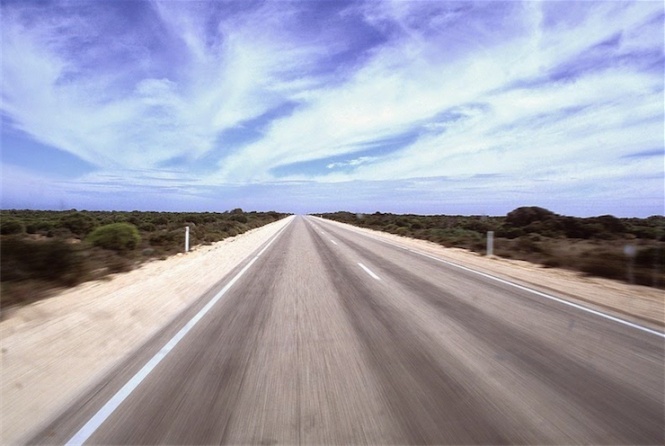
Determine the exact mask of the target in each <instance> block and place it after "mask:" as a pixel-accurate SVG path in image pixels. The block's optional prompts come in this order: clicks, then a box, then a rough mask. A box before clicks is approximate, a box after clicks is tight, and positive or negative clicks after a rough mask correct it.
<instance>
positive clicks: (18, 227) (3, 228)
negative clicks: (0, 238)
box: [0, 218, 25, 235]
mask: <svg viewBox="0 0 665 446" xmlns="http://www.w3.org/2000/svg"><path fill="white" fill-rule="evenodd" d="M24 230H25V228H24V227H23V223H21V222H20V221H18V220H16V219H13V218H8V219H2V221H0V234H2V235H13V234H21V233H22V232H23V231H24Z"/></svg>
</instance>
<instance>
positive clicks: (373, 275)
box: [358, 262, 381, 280]
mask: <svg viewBox="0 0 665 446" xmlns="http://www.w3.org/2000/svg"><path fill="white" fill-rule="evenodd" d="M358 266H360V267H361V268H362V269H364V270H365V272H366V273H367V274H369V275H370V276H372V277H373V278H374V279H376V280H381V278H379V276H377V275H376V274H374V273H373V272H372V270H370V269H369V268H367V267H366V266H365V265H363V264H362V263H360V262H358Z"/></svg>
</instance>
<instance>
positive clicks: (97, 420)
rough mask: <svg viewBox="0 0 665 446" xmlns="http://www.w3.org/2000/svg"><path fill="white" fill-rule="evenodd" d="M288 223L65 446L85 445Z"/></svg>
mask: <svg viewBox="0 0 665 446" xmlns="http://www.w3.org/2000/svg"><path fill="white" fill-rule="evenodd" d="M290 223H291V222H289V223H287V224H286V225H284V227H283V228H282V229H280V230H279V231H278V232H277V234H275V235H274V236H273V237H272V239H270V241H269V242H268V244H267V245H266V246H265V247H263V249H262V250H261V251H260V252H259V253H258V254H257V255H255V256H254V258H252V260H250V262H249V263H248V264H247V265H245V266H244V267H243V269H241V270H240V272H238V274H236V275H235V276H234V277H233V279H231V280H230V281H229V283H227V284H226V285H225V286H224V288H222V289H221V290H220V291H219V292H218V293H217V294H215V297H213V298H212V299H211V300H210V302H208V303H207V304H206V305H205V306H204V307H203V308H201V310H200V311H199V312H198V313H196V315H195V316H194V317H193V318H191V319H190V320H189V322H187V323H186V324H185V326H184V327H182V328H181V329H180V331H178V333H176V335H175V336H173V337H172V338H171V340H170V341H168V342H167V343H166V344H165V345H164V347H162V348H161V349H160V350H159V351H158V352H157V354H155V356H153V357H152V359H150V360H149V361H148V362H147V363H146V364H145V365H144V366H143V367H142V368H141V370H139V371H138V372H137V373H136V375H134V376H132V378H131V379H130V380H129V381H127V383H126V384H125V385H124V386H122V388H121V389H120V390H118V392H116V394H115V395H113V397H111V399H110V400H108V401H107V402H106V404H104V406H102V408H101V409H99V411H97V413H96V414H95V415H93V416H92V418H90V420H88V422H87V423H85V424H84V425H83V427H82V428H81V429H80V430H79V431H78V432H77V433H76V434H74V436H73V437H72V438H70V439H69V441H67V443H65V444H67V445H81V444H83V443H85V442H86V441H87V440H88V438H90V436H91V435H92V434H94V433H95V431H96V430H97V429H98V428H99V426H101V425H102V423H104V421H106V419H107V418H108V417H110V416H111V414H112V413H113V412H114V411H115V410H116V409H117V408H118V406H120V404H122V402H123V401H124V400H125V399H127V397H128V396H129V395H131V393H132V392H133V391H134V390H135V389H136V388H137V387H138V386H139V384H141V382H142V381H143V380H144V379H145V378H146V377H147V376H148V375H149V374H150V372H152V371H153V369H154V368H155V367H156V366H157V364H159V363H160V362H161V361H162V359H164V358H165V357H166V355H168V354H169V353H170V352H171V350H173V348H174V347H175V346H176V345H178V343H179V342H180V341H181V340H182V338H184V337H185V335H186V334H187V333H189V331H190V330H191V329H192V328H193V327H194V326H195V325H196V324H197V323H198V322H199V321H200V320H201V319H202V318H203V316H205V315H206V313H208V311H210V309H211V308H212V307H213V306H215V304H216V303H217V302H218V301H219V300H220V299H221V298H222V296H224V294H226V292H227V291H228V290H230V289H231V287H232V286H233V285H234V284H235V283H236V282H237V281H238V279H240V278H241V277H242V276H243V274H245V272H247V270H248V269H249V268H250V267H251V266H252V265H253V264H254V262H256V260H257V259H258V258H259V256H260V255H261V254H263V253H264V252H265V251H266V249H268V247H269V246H270V245H272V243H273V242H274V241H275V240H276V239H277V237H278V236H279V235H280V234H281V233H282V231H284V229H286V227H287V226H289V224H290Z"/></svg>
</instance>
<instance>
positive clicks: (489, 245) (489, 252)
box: [487, 231, 494, 257]
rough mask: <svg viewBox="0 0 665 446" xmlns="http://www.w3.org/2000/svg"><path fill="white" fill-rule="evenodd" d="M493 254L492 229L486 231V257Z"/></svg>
mask: <svg viewBox="0 0 665 446" xmlns="http://www.w3.org/2000/svg"><path fill="white" fill-rule="evenodd" d="M492 255H494V231H487V257H490V256H492Z"/></svg>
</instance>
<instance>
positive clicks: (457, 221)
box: [322, 206, 665, 288]
mask: <svg viewBox="0 0 665 446" xmlns="http://www.w3.org/2000/svg"><path fill="white" fill-rule="evenodd" d="M322 216H323V217H324V218H328V219H331V220H336V221H340V222H343V223H349V224H353V225H356V226H360V227H365V228H370V229H375V230H380V231H384V232H389V233H392V234H396V235H400V236H405V237H412V238H418V239H423V240H428V241H431V242H434V243H437V244H440V245H442V246H446V247H456V248H464V249H468V250H471V251H474V252H478V253H485V250H486V234H487V232H488V231H494V235H495V249H494V254H495V255H497V256H501V257H506V258H513V259H519V260H527V261H531V262H534V263H539V264H542V265H543V266H546V267H561V268H567V269H571V270H576V271H581V272H583V273H585V274H589V275H595V276H600V277H606V278H612V279H617V280H625V281H628V282H634V283H638V284H642V285H648V286H655V287H661V288H663V287H665V272H664V266H663V265H664V263H665V255H664V253H665V216H662V215H654V216H651V217H648V218H617V217H614V216H612V215H601V216H598V217H588V218H579V217H570V216H564V215H559V214H556V213H554V212H552V211H550V210H548V209H544V208H542V207H537V206H525V207H519V208H517V209H515V210H513V211H511V212H509V213H508V214H507V215H505V216H500V217H497V216H492V217H490V216H482V215H476V216H461V215H414V214H390V213H381V212H375V213H373V214H358V213H352V212H345V211H340V212H334V213H328V214H322ZM626 246H633V247H634V250H635V256H634V257H632V258H629V257H628V256H627V255H626V253H625V248H626ZM629 263H630V267H629Z"/></svg>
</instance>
